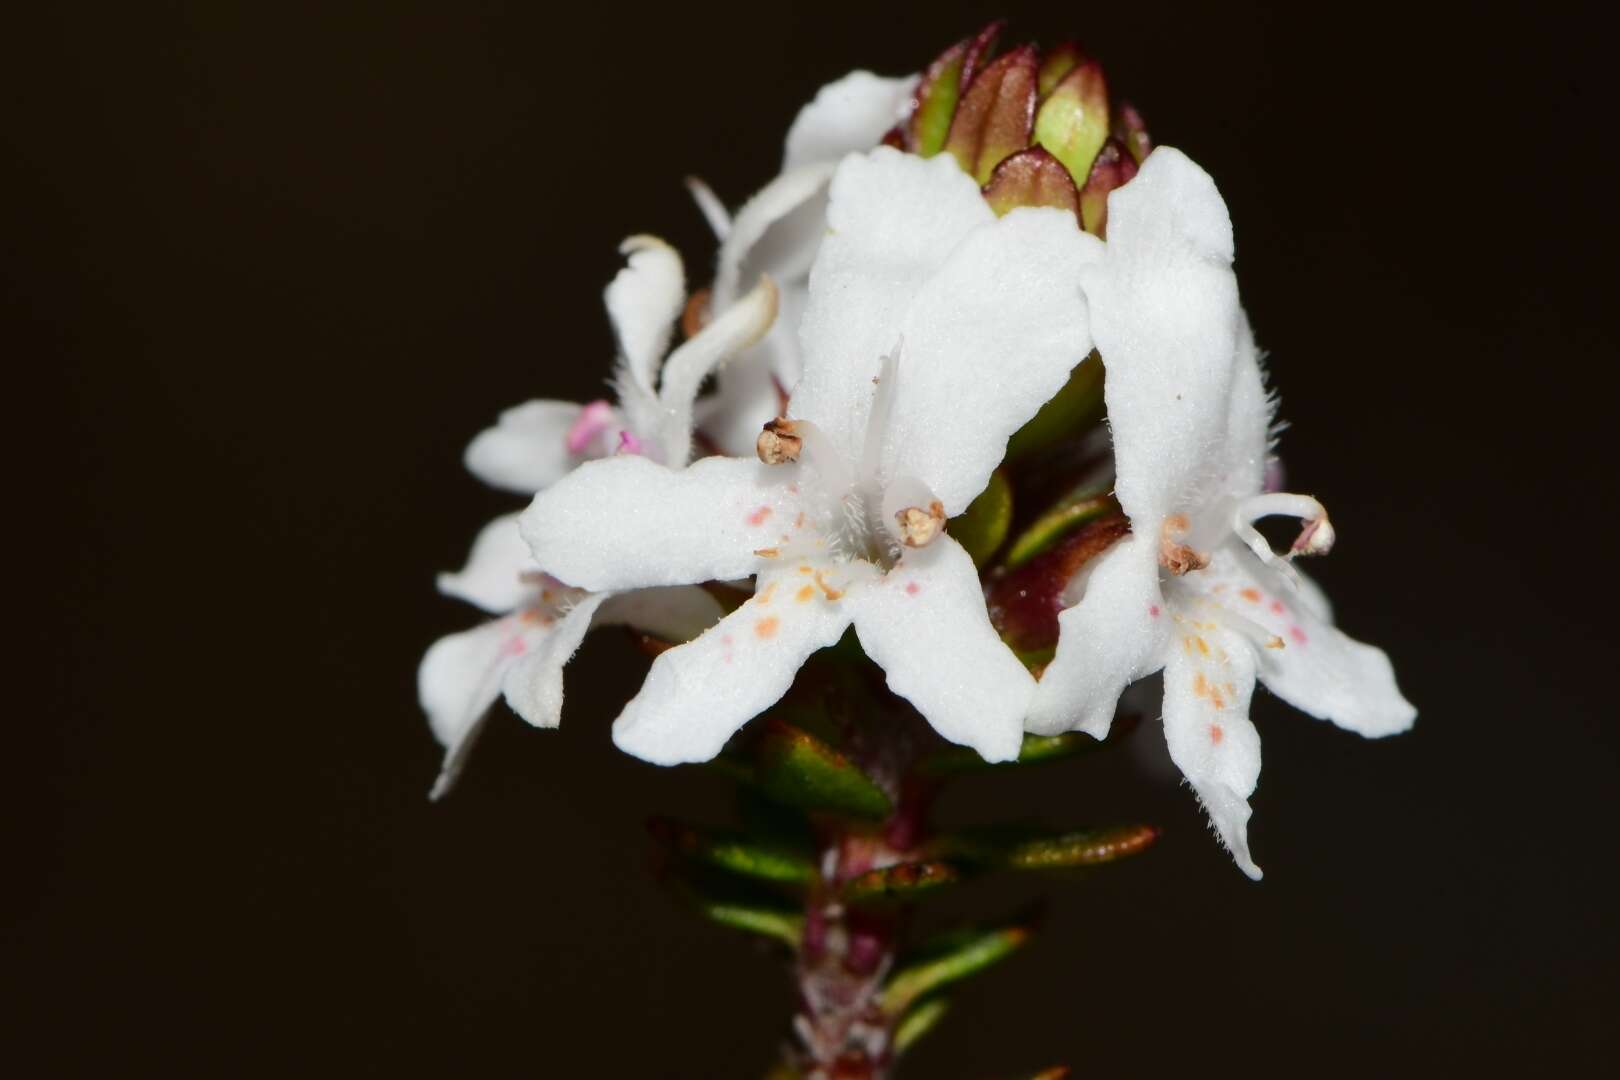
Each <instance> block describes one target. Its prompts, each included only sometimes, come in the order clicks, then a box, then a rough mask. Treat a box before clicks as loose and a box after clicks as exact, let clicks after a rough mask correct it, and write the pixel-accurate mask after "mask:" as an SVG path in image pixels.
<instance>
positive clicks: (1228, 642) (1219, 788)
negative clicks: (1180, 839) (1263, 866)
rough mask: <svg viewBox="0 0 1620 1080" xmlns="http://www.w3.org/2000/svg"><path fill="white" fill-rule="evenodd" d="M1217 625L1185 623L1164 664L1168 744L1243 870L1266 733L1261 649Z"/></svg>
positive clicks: (1250, 863) (1248, 861) (1252, 868)
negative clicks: (1257, 668) (1258, 675)
mask: <svg viewBox="0 0 1620 1080" xmlns="http://www.w3.org/2000/svg"><path fill="white" fill-rule="evenodd" d="M1210 625H1212V624H1203V623H1194V622H1193V621H1191V619H1189V620H1188V621H1186V622H1184V623H1182V624H1181V625H1179V626H1177V628H1176V633H1175V634H1174V635H1172V640H1171V642H1170V646H1169V648H1168V649H1167V650H1166V652H1167V656H1166V659H1165V664H1164V739H1165V742H1166V743H1168V744H1169V746H1170V759H1171V760H1172V761H1174V762H1175V763H1176V767H1177V768H1179V769H1180V770H1181V773H1182V775H1183V776H1185V777H1186V778H1187V782H1188V783H1190V784H1191V785H1192V787H1193V790H1194V791H1196V792H1197V793H1198V798H1199V801H1201V802H1202V803H1203V804H1204V810H1205V812H1206V813H1208V814H1209V820H1210V822H1211V824H1213V825H1214V826H1215V831H1216V832H1217V833H1218V834H1219V835H1220V838H1221V842H1222V843H1224V844H1225V845H1226V847H1227V850H1229V851H1231V853H1232V858H1233V859H1235V860H1236V861H1237V864H1238V868H1239V869H1241V870H1242V871H1243V872H1244V873H1245V874H1247V875H1249V877H1251V878H1253V879H1254V880H1256V881H1259V880H1260V868H1259V867H1258V866H1256V865H1255V863H1254V859H1253V858H1252V857H1251V856H1250V854H1249V802H1248V799H1249V796H1250V795H1252V794H1254V788H1255V785H1256V784H1258V783H1259V782H1260V733H1259V732H1257V731H1255V729H1254V724H1252V723H1250V721H1249V699H1250V698H1251V697H1252V696H1253V694H1254V648H1253V646H1251V645H1250V644H1249V642H1248V641H1246V640H1244V639H1243V638H1242V637H1239V636H1238V635H1235V634H1231V633H1229V632H1226V631H1224V630H1222V629H1219V628H1215V629H1211V628H1210Z"/></svg>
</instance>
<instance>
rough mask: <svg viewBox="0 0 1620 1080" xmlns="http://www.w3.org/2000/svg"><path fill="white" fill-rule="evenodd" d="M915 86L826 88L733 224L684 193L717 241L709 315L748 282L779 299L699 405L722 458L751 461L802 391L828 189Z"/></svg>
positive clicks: (870, 81)
mask: <svg viewBox="0 0 1620 1080" xmlns="http://www.w3.org/2000/svg"><path fill="white" fill-rule="evenodd" d="M916 81H917V80H916V78H915V77H906V78H899V79H891V78H884V77H882V76H878V75H873V74H872V73H871V72H867V71H854V72H851V73H850V74H848V75H845V76H844V77H843V78H841V79H839V80H838V81H836V82H832V83H829V84H827V85H826V86H824V87H822V88H821V89H820V90H819V91H818V92H817V93H816V96H815V98H814V99H813V100H812V101H811V102H810V103H809V104H807V105H806V106H805V107H804V108H803V109H801V110H799V115H798V116H797V117H796V118H795V119H794V121H793V126H792V127H790V128H789V129H788V135H787V146H786V149H785V151H784V153H783V158H782V172H781V174H780V175H778V176H777V177H776V179H774V180H772V181H771V182H770V183H769V184H766V185H765V187H763V188H761V189H760V190H759V191H758V192H757V193H755V194H754V196H753V197H752V198H750V199H749V200H748V201H747V202H746V203H744V204H743V206H742V208H741V209H740V210H738V211H737V215H736V217H735V218H733V217H732V216H731V215H730V214H728V213H727V211H726V209H725V207H724V205H723V204H722V203H721V202H720V200H719V199H717V198H716V197H715V195H714V193H713V192H711V191H710V190H709V189H708V187H707V186H705V185H704V184H703V183H702V182H701V181H698V180H691V181H688V185H689V186H690V188H691V189H692V194H693V195H694V197H696V199H697V202H698V206H699V207H700V208H701V209H702V211H703V214H704V216H705V217H706V218H707V219H708V221H709V224H710V226H711V227H712V228H713V229H714V231H715V234H716V235H717V236H718V237H719V238H720V241H721V243H720V253H719V257H718V259H717V260H716V268H715V279H714V286H713V288H712V289H711V291H710V294H709V300H708V309H709V310H710V311H711V312H715V313H719V312H724V311H725V310H726V309H727V308H729V307H730V306H731V305H732V304H734V303H736V302H737V299H738V296H739V294H740V292H741V288H742V285H743V283H744V282H747V281H752V280H753V279H754V278H756V277H758V276H759V275H760V274H766V275H768V276H769V277H770V278H771V279H772V280H773V281H775V282H776V284H777V287H778V288H779V289H780V290H781V305H782V308H781V317H780V318H779V319H778V320H777V322H776V325H775V326H773V327H772V328H771V331H770V333H769V334H767V335H766V336H765V339H764V340H763V341H761V342H760V343H759V344H758V345H757V346H755V347H754V348H752V349H750V350H749V351H748V352H747V353H746V354H745V355H744V356H742V357H739V358H738V359H737V360H736V361H735V362H733V363H731V364H728V365H727V366H726V367H725V368H724V369H723V370H722V371H721V372H720V377H719V380H718V382H719V387H718V392H717V393H716V394H715V396H714V397H713V398H711V399H709V400H707V401H704V402H700V403H699V406H698V408H699V416H700V418H701V427H702V428H703V431H704V433H705V434H706V435H708V436H709V437H710V438H712V439H713V440H714V442H715V445H717V446H719V447H720V448H721V449H722V450H724V451H725V452H726V453H728V454H749V453H752V452H753V446H754V438H755V437H756V436H757V435H758V434H759V428H760V425H761V424H763V423H764V422H765V421H767V420H769V419H771V418H772V417H774V416H776V415H777V413H778V412H779V411H780V410H781V406H782V394H783V392H784V391H785V390H786V389H789V388H791V387H792V386H794V385H795V384H796V383H797V382H798V381H799V375H800V373H801V363H800V357H799V344H798V333H799V322H800V320H801V319H802V318H803V316H804V305H805V299H806V295H807V293H806V286H807V284H808V279H809V274H810V266H811V264H812V263H813V262H814V261H815V257H816V251H817V249H818V248H819V247H820V245H821V239H822V237H823V236H824V235H825V234H826V231H827V185H828V183H829V182H830V181H831V180H832V175H833V170H834V168H836V167H837V165H838V162H839V161H841V160H842V159H843V158H844V156H845V155H846V154H851V153H857V152H862V151H866V150H870V149H871V148H872V147H874V146H876V145H877V144H878V142H879V140H881V139H882V138H883V136H884V134H885V133H886V132H888V131H889V130H890V129H891V128H893V127H894V126H895V124H897V123H899V122H900V120H901V119H902V118H903V117H904V116H905V114H906V111H907V110H908V108H909V106H910V104H911V91H912V88H913V86H915V84H916Z"/></svg>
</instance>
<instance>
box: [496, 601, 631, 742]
mask: <svg viewBox="0 0 1620 1080" xmlns="http://www.w3.org/2000/svg"><path fill="white" fill-rule="evenodd" d="M606 599H608V595H607V594H606V593H596V594H593V595H591V596H587V597H585V598H583V599H581V600H580V601H579V602H578V603H576V604H575V605H574V606H573V607H572V608H570V609H569V610H568V611H566V612H564V613H563V614H562V615H560V616H558V617H556V618H552V617H551V616H549V615H547V614H545V613H543V612H539V611H529V612H524V613H522V614H520V615H519V616H518V617H519V618H520V619H524V618H526V619H529V620H532V622H531V625H533V624H538V625H539V626H541V627H543V630H541V631H540V632H537V633H532V634H531V635H530V636H528V637H527V638H525V639H524V646H525V647H524V648H523V649H522V651H521V652H519V653H518V655H517V656H516V657H515V658H514V661H513V663H512V664H511V666H510V667H508V668H507V669H506V674H505V677H504V678H503V679H502V689H503V690H504V691H505V694H506V703H507V704H508V705H510V706H511V707H512V711H513V712H515V713H517V714H518V715H519V716H521V717H523V719H525V720H527V721H528V722H529V723H531V724H533V725H534V726H535V727H538V728H554V727H556V726H557V725H558V723H559V722H561V719H562V703H563V666H564V665H566V664H567V663H568V661H569V660H570V659H571V658H572V657H573V655H574V652H575V650H577V649H578V648H579V643H580V642H581V641H583V640H584V639H585V633H586V631H588V630H589V629H590V628H591V618H592V616H594V615H595V614H596V610H597V608H599V607H600V606H601V605H602V602H603V601H604V600H606Z"/></svg>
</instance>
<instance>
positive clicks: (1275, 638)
mask: <svg viewBox="0 0 1620 1080" xmlns="http://www.w3.org/2000/svg"><path fill="white" fill-rule="evenodd" d="M1232 255H1233V247H1232V230H1231V223H1230V221H1229V219H1228V217H1227V213H1226V206H1225V204H1224V203H1223V202H1222V201H1221V197H1220V195H1219V193H1218V192H1217V191H1216V189H1215V185H1214V183H1213V182H1212V181H1211V180H1210V178H1209V177H1208V175H1207V174H1205V173H1204V172H1203V170H1201V169H1199V168H1198V167H1197V166H1196V165H1194V164H1193V163H1192V162H1191V161H1189V160H1188V159H1187V158H1186V157H1185V156H1184V155H1182V154H1181V153H1180V152H1179V151H1176V150H1172V149H1168V148H1165V147H1160V148H1159V149H1158V150H1155V151H1154V152H1153V153H1152V155H1150V156H1149V158H1148V159H1147V161H1146V163H1145V164H1144V165H1143V168H1142V171H1141V173H1140V174H1139V175H1138V176H1137V177H1136V178H1135V179H1134V180H1132V181H1131V182H1130V183H1129V184H1127V185H1125V186H1124V187H1122V188H1120V189H1119V190H1117V191H1116V192H1114V193H1113V195H1112V196H1111V197H1110V198H1109V204H1108V244H1107V252H1106V255H1105V257H1104V258H1103V260H1102V261H1101V262H1100V263H1099V264H1097V265H1096V266H1093V267H1091V268H1088V270H1087V271H1086V274H1085V278H1084V282H1085V291H1086V295H1087V298H1088V299H1089V301H1090V304H1091V320H1092V331H1093V333H1094V335H1095V337H1096V341H1097V346H1098V349H1099V350H1100V352H1101V353H1102V355H1103V357H1104V358H1105V360H1106V361H1107V364H1108V379H1107V385H1106V391H1105V392H1106V397H1107V406H1108V416H1109V423H1110V426H1111V428H1112V432H1113V438H1114V455H1115V468H1116V472H1117V482H1116V495H1117V497H1118V499H1119V502H1120V505H1121V507H1122V508H1123V509H1124V511H1125V513H1126V514H1127V515H1128V516H1129V518H1130V521H1131V528H1132V535H1131V536H1130V537H1128V538H1127V539H1126V540H1124V541H1122V542H1121V543H1119V544H1118V545H1117V546H1116V547H1114V548H1113V549H1112V550H1110V551H1109V552H1107V553H1106V554H1105V555H1103V556H1102V557H1101V558H1099V559H1098V560H1097V561H1096V562H1095V564H1094V565H1093V566H1092V567H1090V568H1089V570H1088V571H1087V572H1084V573H1083V575H1082V578H1081V579H1080V580H1077V581H1075V582H1074V583H1072V584H1071V586H1070V590H1069V594H1070V596H1071V597H1075V596H1077V598H1078V602H1077V603H1075V604H1074V606H1072V607H1070V608H1068V609H1067V610H1065V611H1064V612H1063V613H1062V614H1061V616H1060V617H1059V623H1060V625H1061V628H1062V629H1061V636H1060V638H1059V641H1058V646H1057V654H1056V656H1055V658H1054V659H1053V661H1052V663H1051V664H1050V666H1048V667H1047V668H1046V670H1045V672H1044V673H1043V675H1042V677H1041V680H1040V685H1039V688H1038V690H1037V692H1036V695H1035V700H1034V704H1033V707H1032V709H1031V713H1030V718H1029V725H1028V726H1029V728H1030V730H1032V731H1035V732H1041V733H1052V732H1056V731H1062V730H1067V729H1073V728H1077V729H1079V730H1083V731H1087V732H1089V733H1091V734H1093V735H1095V736H1097V737H1099V738H1100V737H1102V736H1103V735H1104V734H1106V733H1107V731H1108V726H1109V723H1110V721H1111V719H1112V716H1113V713H1114V708H1115V705H1116V704H1117V702H1118V699H1119V695H1120V692H1121V690H1122V689H1123V688H1124V687H1125V685H1126V684H1127V683H1129V682H1131V681H1132V680H1134V679H1137V678H1140V677H1142V676H1145V675H1149V674H1152V673H1153V672H1155V671H1158V670H1159V669H1161V668H1162V669H1163V671H1164V725H1165V738H1166V740H1167V742H1168V743H1169V747H1170V756H1171V757H1172V759H1174V761H1175V763H1176V765H1177V766H1178V767H1179V768H1180V769H1181V771H1182V773H1183V774H1184V775H1185V776H1186V778H1187V780H1188V782H1189V783H1190V784H1191V785H1192V787H1193V789H1194V790H1195V791H1196V792H1197V794H1198V797H1199V799H1200V800H1201V801H1202V802H1203V805H1204V808H1205V809H1206V811H1207V812H1208V813H1209V816H1210V820H1211V822H1212V823H1213V825H1214V827H1215V829H1216V831H1217V832H1218V833H1219V835H1220V837H1221V839H1222V840H1223V841H1224V842H1225V844H1226V845H1227V847H1228V848H1229V849H1230V850H1231V852H1232V854H1233V856H1234V858H1235V859H1236V860H1237V863H1238V865H1239V866H1240V867H1241V868H1242V869H1243V871H1244V872H1245V873H1246V874H1248V875H1249V876H1250V877H1252V878H1256V879H1258V878H1259V877H1260V869H1259V867H1257V866H1256V865H1255V863H1254V860H1253V859H1252V858H1251V857H1250V854H1249V848H1248V838H1247V825H1248V819H1249V805H1248V801H1247V800H1248V796H1249V795H1250V794H1251V793H1252V792H1253V791H1254V788H1255V785H1256V783H1257V781H1258V780H1259V775H1260V739H1259V735H1258V733H1257V732H1256V731H1255V728H1254V725H1253V724H1252V723H1251V722H1250V721H1249V716H1248V713H1249V699H1250V696H1251V694H1252V692H1253V689H1254V681H1255V679H1256V677H1257V676H1258V677H1259V678H1260V679H1261V680H1262V681H1263V682H1265V684H1266V685H1267V686H1268V687H1269V688H1270V689H1271V690H1272V691H1273V692H1274V693H1276V694H1277V695H1278V696H1279V697H1281V698H1283V700H1285V701H1287V702H1289V703H1290V704H1292V705H1294V706H1296V707H1298V708H1300V709H1302V710H1304V711H1305V712H1308V713H1310V714H1311V715H1313V716H1317V717H1321V718H1323V719H1327V720H1331V721H1332V722H1333V723H1335V724H1337V725H1339V726H1340V727H1343V728H1346V729H1348V730H1351V731H1355V732H1359V733H1361V734H1363V735H1368V736H1378V735H1389V734H1393V733H1395V732H1399V731H1404V730H1406V729H1407V728H1408V727H1410V726H1411V724H1412V721H1413V719H1414V717H1415V715H1416V713H1415V711H1414V710H1413V708H1412V706H1411V705H1409V704H1408V703H1407V702H1406V700H1405V699H1404V698H1402V697H1401V694H1400V691H1399V690H1398V689H1397V688H1396V685H1395V678H1394V673H1393V671H1392V669H1391V667H1390V663H1389V660H1388V658H1387V657H1386V656H1385V655H1384V654H1383V653H1382V652H1381V651H1379V650H1378V649H1375V648H1372V647H1371V646H1368V645H1363V644H1361V643H1359V642H1356V641H1353V640H1351V639H1350V638H1348V637H1346V636H1345V635H1344V634H1342V633H1340V632H1339V631H1338V630H1336V629H1334V627H1333V625H1332V623H1331V616H1330V614H1329V611H1328V608H1327V604H1326V601H1325V600H1324V599H1323V598H1322V596H1321V594H1320V593H1319V592H1318V591H1317V590H1316V588H1315V587H1314V586H1312V585H1311V584H1310V583H1309V582H1307V581H1305V580H1304V579H1303V578H1301V577H1300V576H1299V575H1298V574H1297V572H1296V571H1294V569H1293V568H1292V566H1290V565H1289V564H1288V562H1287V561H1286V559H1284V558H1279V557H1278V556H1276V555H1274V554H1273V553H1272V551H1271V549H1270V547H1269V546H1268V545H1267V543H1266V541H1265V539H1264V538H1263V537H1261V536H1260V534H1259V533H1258V532H1257V531H1256V530H1255V529H1254V527H1253V524H1252V523H1253V522H1254V521H1255V520H1256V519H1258V518H1260V517H1265V516H1269V515H1275V514H1283V515H1289V516H1294V517H1299V518H1301V519H1302V521H1303V523H1304V527H1303V529H1302V531H1301V533H1300V539H1299V540H1298V541H1296V542H1295V545H1294V547H1295V551H1298V552H1305V553H1312V554H1314V553H1319V552H1322V551H1326V550H1327V548H1328V547H1330V546H1331V544H1332V538H1333V534H1332V526H1331V525H1330V524H1329V523H1328V519H1327V513H1326V511H1325V510H1323V508H1322V506H1321V504H1319V503H1318V502H1316V500H1314V499H1311V498H1308V497H1305V496H1300V495H1287V494H1265V493H1263V487H1264V481H1265V472H1266V466H1267V462H1268V458H1269V451H1270V434H1271V416H1272V407H1273V403H1272V402H1271V401H1270V399H1268V397H1267V395H1266V393H1265V390H1264V387H1263V385H1262V381H1261V374H1260V367H1259V362H1258V357H1257V354H1256V351H1255V346H1254V342H1253V338H1252V336H1251V335H1250V333H1249V329H1248V324H1247V321H1246V319H1245V318H1244V316H1243V312H1242V309H1241V308H1240V307H1239V305H1238V294H1237V284H1236V279H1235V278H1234V277H1233V274H1232V270H1231V263H1232ZM1292 554H1294V552H1290V555H1292Z"/></svg>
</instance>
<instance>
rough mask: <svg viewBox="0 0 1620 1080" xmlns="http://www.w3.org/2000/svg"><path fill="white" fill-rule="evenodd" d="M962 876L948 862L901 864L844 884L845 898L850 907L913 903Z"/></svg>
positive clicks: (854, 878) (855, 878)
mask: <svg viewBox="0 0 1620 1080" xmlns="http://www.w3.org/2000/svg"><path fill="white" fill-rule="evenodd" d="M961 877H962V874H961V871H959V870H958V869H957V868H956V867H954V866H952V865H951V864H950V863H947V862H940V861H938V860H932V861H928V862H908V863H899V864H897V865H895V866H886V867H884V868H883V869H881V870H868V871H867V872H866V873H864V874H861V875H859V876H857V877H853V878H851V879H850V880H849V881H847V882H845V884H844V888H843V898H844V900H846V901H847V902H849V903H851V904H871V903H878V902H882V901H903V900H911V899H914V898H916V897H917V896H919V895H920V894H922V893H927V892H932V891H933V890H934V889H937V888H939V887H940V886H942V885H952V884H955V883H956V882H957V881H959V880H961Z"/></svg>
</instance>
